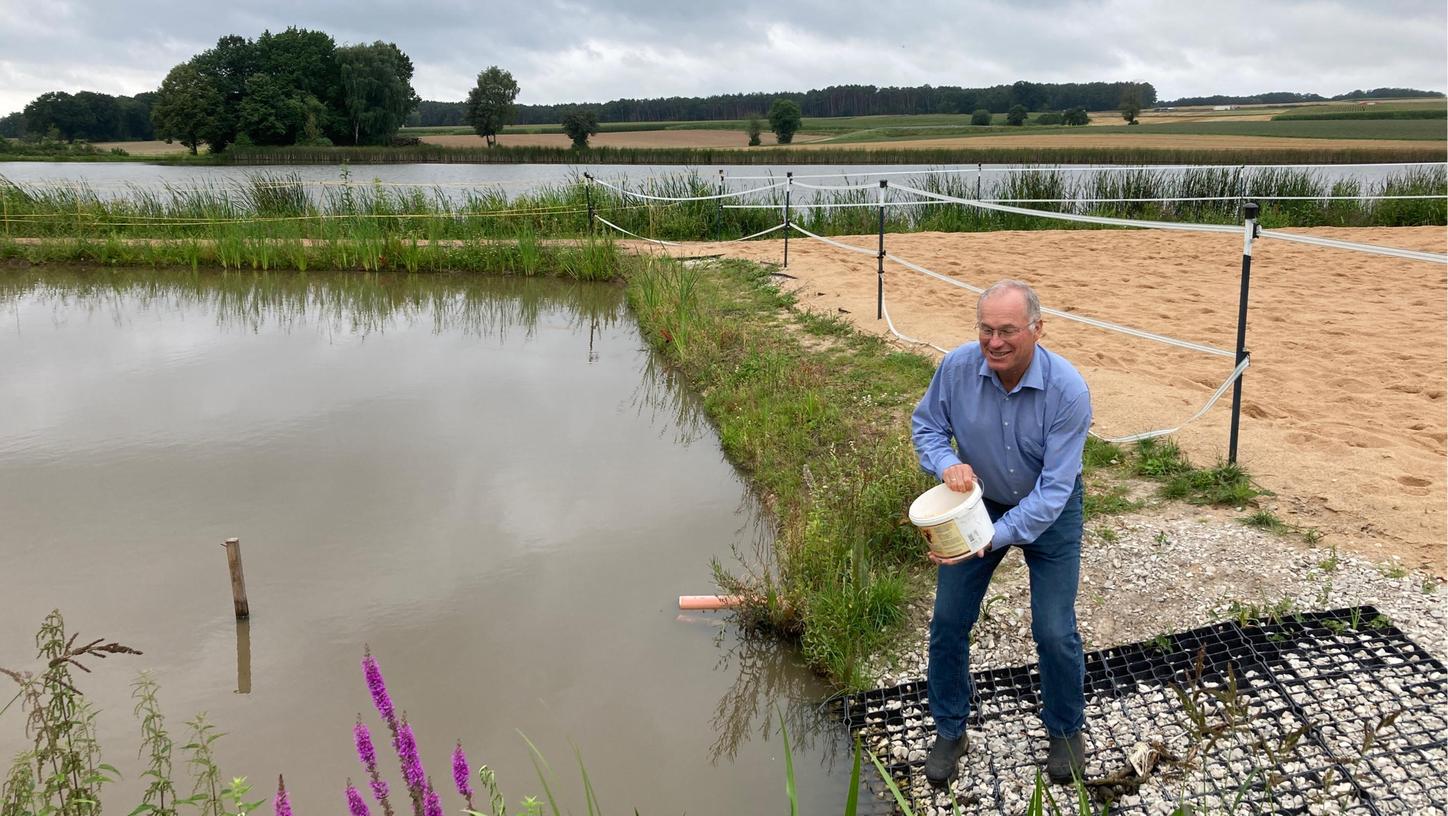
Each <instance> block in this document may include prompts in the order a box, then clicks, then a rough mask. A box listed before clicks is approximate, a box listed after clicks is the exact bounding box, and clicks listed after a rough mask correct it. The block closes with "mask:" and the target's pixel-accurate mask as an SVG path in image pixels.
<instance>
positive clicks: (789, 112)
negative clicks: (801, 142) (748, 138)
mask: <svg viewBox="0 0 1448 816" xmlns="http://www.w3.org/2000/svg"><path fill="white" fill-rule="evenodd" d="M800 119H801V116H800V112H799V105H798V104H796V103H795V102H794V101H793V100H789V99H776V100H774V104H773V105H771V106H770V107H769V129H770V130H772V131H774V140H775V141H776V142H779V143H780V144H789V143H790V142H792V141H794V134H795V132H796V131H798V130H799V123H800Z"/></svg>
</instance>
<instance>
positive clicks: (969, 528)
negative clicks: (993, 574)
mask: <svg viewBox="0 0 1448 816" xmlns="http://www.w3.org/2000/svg"><path fill="white" fill-rule="evenodd" d="M981 498H982V497H981V485H980V480H979V479H977V480H976V482H975V484H974V485H973V486H972V487H971V489H970V492H969V493H958V492H956V491H954V490H951V489H950V488H949V487H948V486H946V485H944V484H939V485H936V486H935V487H932V488H930V489H929V490H927V491H925V492H924V493H921V494H920V497H919V498H917V499H916V500H915V501H913V502H911V503H910V523H911V524H914V525H915V526H916V527H919V528H920V534H921V535H923V536H925V540H926V542H928V543H929V544H930V551H931V552H933V553H935V554H936V555H938V556H940V557H941V558H955V557H956V556H960V555H965V554H966V553H978V552H980V551H981V550H983V549H985V548H986V547H989V546H990V540H991V537H992V536H993V535H995V525H994V524H992V523H991V520H990V513H988V512H986V509H985V502H984V501H982V500H981Z"/></svg>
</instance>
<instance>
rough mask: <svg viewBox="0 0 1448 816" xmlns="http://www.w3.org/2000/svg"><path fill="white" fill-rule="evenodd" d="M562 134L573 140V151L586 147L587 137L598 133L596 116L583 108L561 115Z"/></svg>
mask: <svg viewBox="0 0 1448 816" xmlns="http://www.w3.org/2000/svg"><path fill="white" fill-rule="evenodd" d="M562 124H563V132H564V133H567V134H568V138H570V139H572V140H573V149H574V150H582V149H584V148H585V147H588V137H589V136H592V135H593V134H595V133H597V132H598V114H596V113H594V112H593V111H591V110H586V109H583V108H574V109H573V110H571V111H569V112H568V113H565V114H563V122H562Z"/></svg>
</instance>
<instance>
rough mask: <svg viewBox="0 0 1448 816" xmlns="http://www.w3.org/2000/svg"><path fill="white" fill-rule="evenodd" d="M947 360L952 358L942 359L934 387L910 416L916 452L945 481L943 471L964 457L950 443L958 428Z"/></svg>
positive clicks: (927, 469) (932, 382)
mask: <svg viewBox="0 0 1448 816" xmlns="http://www.w3.org/2000/svg"><path fill="white" fill-rule="evenodd" d="M947 362H948V359H947V360H942V361H941V363H940V365H939V367H937V368H936V369H935V376H934V377H932V378H931V379H930V387H929V388H927V389H925V396H923V397H921V398H920V404H918V405H916V406H915V413H914V414H912V415H911V417H910V438H911V440H912V441H913V442H914V443H915V453H916V455H918V456H919V457H920V467H921V468H922V469H923V470H924V471H925V472H926V473H931V474H934V475H935V478H937V479H942V480H943V479H944V477H943V476H942V475H941V474H943V473H944V472H945V470H946V468H949V467H953V466H955V465H958V464H960V457H959V456H958V455H957V454H956V452H955V449H954V448H952V447H951V446H950V440H951V439H953V438H955V431H954V430H953V429H952V428H951V425H950V411H949V407H948V406H949V401H950V384H949V383H948V382H946V380H947V379H948V375H947V373H946V370H947Z"/></svg>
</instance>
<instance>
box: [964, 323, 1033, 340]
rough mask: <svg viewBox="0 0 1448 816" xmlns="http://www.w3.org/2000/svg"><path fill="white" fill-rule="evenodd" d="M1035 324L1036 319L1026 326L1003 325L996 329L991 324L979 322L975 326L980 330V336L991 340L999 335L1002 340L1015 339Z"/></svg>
mask: <svg viewBox="0 0 1448 816" xmlns="http://www.w3.org/2000/svg"><path fill="white" fill-rule="evenodd" d="M1034 325H1035V321H1031V322H1030V323H1027V324H1026V326H1025V328H1021V327H1020V326H1002V327H1001V328H999V329H995V328H991V327H990V326H986V325H983V324H980V323H977V324H976V327H975V328H976V330H977V331H979V332H980V336H981V337H982V338H984V339H986V340H989V339H991V338H992V337H999V338H1000V339H1002V340H1014V339H1015V338H1016V337H1017V336H1019V335H1020V333H1021V332H1023V331H1029V330H1030V328H1031V327H1032V326H1034Z"/></svg>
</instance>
